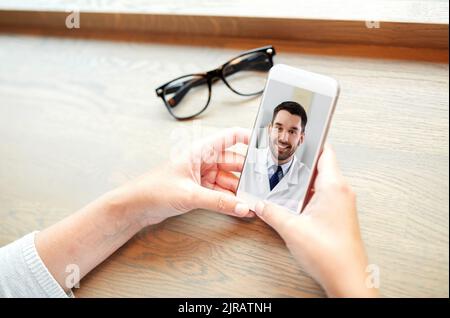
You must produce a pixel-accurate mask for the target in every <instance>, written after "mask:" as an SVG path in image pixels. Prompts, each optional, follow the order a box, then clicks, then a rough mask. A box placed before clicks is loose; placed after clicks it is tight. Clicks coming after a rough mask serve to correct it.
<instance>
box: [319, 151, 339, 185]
mask: <svg viewBox="0 0 450 318" xmlns="http://www.w3.org/2000/svg"><path fill="white" fill-rule="evenodd" d="M317 172H318V173H317V178H316V182H315V183H314V187H315V188H316V190H320V189H321V187H323V185H324V184H326V183H330V182H337V181H339V180H341V179H342V175H341V172H340V169H339V166H338V163H337V160H336V154H335V152H334V150H333V149H332V148H331V146H330V145H328V144H325V146H324V148H323V151H322V154H321V155H320V159H319V162H318V164H317Z"/></svg>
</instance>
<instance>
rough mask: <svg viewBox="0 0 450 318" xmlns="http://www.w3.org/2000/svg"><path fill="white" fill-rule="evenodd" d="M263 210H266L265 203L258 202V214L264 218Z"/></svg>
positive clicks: (256, 207) (256, 208) (256, 209)
mask: <svg viewBox="0 0 450 318" xmlns="http://www.w3.org/2000/svg"><path fill="white" fill-rule="evenodd" d="M263 210H264V202H263V201H258V203H256V205H255V212H256V214H258V215H259V216H262V213H263Z"/></svg>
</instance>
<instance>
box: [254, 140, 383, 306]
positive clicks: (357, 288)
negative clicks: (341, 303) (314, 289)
mask: <svg viewBox="0 0 450 318" xmlns="http://www.w3.org/2000/svg"><path fill="white" fill-rule="evenodd" d="M317 170H318V174H317V177H316V179H315V183H314V195H313V196H312V198H311V201H310V202H309V203H308V205H307V206H306V207H305V209H304V211H303V213H301V214H300V215H296V214H292V213H290V212H288V211H287V210H285V209H284V208H283V207H280V206H278V205H274V204H271V203H268V202H262V201H261V202H258V204H257V205H256V209H255V210H256V214H257V215H258V216H259V217H260V218H261V219H262V220H264V221H265V222H266V223H268V224H269V225H270V226H272V227H273V228H274V229H275V230H276V231H277V232H278V233H279V234H280V236H281V237H282V238H283V240H284V241H285V242H286V245H287V247H288V248H289V250H290V251H291V253H292V254H293V256H294V257H295V259H296V260H297V261H298V262H299V263H300V264H301V265H302V267H303V268H304V269H305V270H306V271H307V272H308V273H309V274H310V275H311V276H312V277H313V278H315V279H316V280H317V281H318V282H319V283H320V284H321V285H322V287H323V288H324V289H325V291H326V293H327V294H328V296H331V297H374V296H377V295H378V291H377V290H376V289H375V288H370V286H369V287H367V286H366V277H367V273H366V272H365V271H366V268H367V265H368V261H367V257H366V253H365V250H364V245H363V242H362V239H361V234H360V230H359V224H358V217H357V211H356V202H355V201H356V200H355V195H354V193H353V190H352V189H351V187H350V186H349V185H348V183H347V182H346V181H345V180H344V178H343V176H342V175H341V172H340V170H339V168H338V165H337V162H336V157H335V154H334V151H333V150H332V149H331V148H330V147H329V146H325V147H324V150H323V152H322V155H321V157H320V159H319V162H318V166H317Z"/></svg>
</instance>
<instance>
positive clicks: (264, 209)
mask: <svg viewBox="0 0 450 318" xmlns="http://www.w3.org/2000/svg"><path fill="white" fill-rule="evenodd" d="M255 213H256V215H258V216H259V217H260V218H261V219H262V220H263V221H264V222H266V223H267V224H269V225H270V226H271V227H273V228H274V230H275V231H277V232H278V233H279V234H280V235H281V236H284V234H285V233H284V232H285V231H286V228H287V227H286V225H288V224H290V223H291V222H292V221H294V220H295V219H294V218H295V217H296V216H295V215H294V214H292V213H291V212H289V210H287V209H285V208H283V207H281V206H279V205H276V204H272V203H269V202H267V201H259V202H258V203H257V204H256V206H255Z"/></svg>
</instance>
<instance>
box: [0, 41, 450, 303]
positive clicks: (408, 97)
mask: <svg viewBox="0 0 450 318" xmlns="http://www.w3.org/2000/svg"><path fill="white" fill-rule="evenodd" d="M239 51H240V50H239V49H238V48H236V47H234V48H232V47H231V48H230V47H227V48H220V47H215V48H213V47H201V46H188V45H182V44H173V45H170V44H162V43H160V44H158V43H131V42H126V41H123V42H108V41H101V40H87V39H68V38H54V37H34V36H25V35H12V34H11V35H9V34H2V35H0V61H1V63H0V136H1V142H0V245H4V244H7V243H9V242H11V241H13V240H15V239H17V238H19V237H21V236H22V235H24V234H26V233H28V232H30V231H33V230H37V229H43V228H44V227H46V226H48V225H50V224H52V223H54V222H56V221H57V220H60V219H61V218H63V217H65V216H67V215H69V214H71V213H72V212H74V211H76V210H77V209H79V208H81V207H82V206H83V205H85V204H87V203H88V202H90V201H91V200H93V199H95V198H96V197H97V196H99V195H101V194H102V193H104V192H106V191H108V190H109V189H112V188H114V187H116V186H118V185H119V184H121V183H123V182H124V181H126V180H128V179H130V178H133V177H135V176H138V175H139V174H141V173H143V172H145V171H146V170H147V169H150V168H152V167H155V166H157V165H159V164H161V163H162V162H164V161H165V160H167V159H168V158H169V156H170V153H169V151H170V149H171V145H172V144H173V142H174V140H173V136H174V132H177V131H178V130H179V129H182V130H183V131H184V132H185V133H187V134H190V135H193V136H195V137H198V136H202V135H207V134H209V133H211V132H213V131H217V130H219V129H222V128H225V127H229V126H242V127H251V126H252V124H253V120H254V118H255V116H256V112H257V108H258V105H259V98H254V99H245V98H243V97H240V96H237V95H234V94H233V93H232V92H230V91H229V90H227V89H226V87H224V85H220V84H219V85H216V86H214V88H213V95H212V101H211V104H210V106H209V109H208V110H207V111H206V112H205V113H204V114H203V115H202V116H201V117H199V118H198V120H196V121H187V122H177V121H175V120H173V119H172V118H171V117H170V116H169V114H168V112H167V111H166V109H165V108H164V106H163V105H162V103H161V101H160V100H158V98H156V96H155V94H154V88H155V87H156V86H157V85H159V84H161V83H164V82H166V81H168V80H170V79H172V78H175V77H177V76H179V75H183V74H186V73H190V72H197V71H204V70H209V69H211V68H213V67H216V66H217V65H219V64H221V63H223V62H224V61H226V60H227V59H228V58H230V57H232V56H234V55H235V54H237V53H238V52H239ZM276 62H279V63H280V62H282V63H286V64H290V65H293V66H295V67H300V68H304V69H306V70H310V71H314V72H319V73H324V74H328V75H330V76H332V77H335V78H336V79H338V80H339V81H340V83H341V85H342V93H341V97H340V100H339V103H338V106H337V109H336V114H335V117H334V120H333V124H332V127H331V131H330V136H329V141H330V143H331V144H333V146H334V147H335V149H336V152H337V155H338V159H339V161H340V164H341V167H342V169H343V171H344V174H345V175H346V176H347V177H348V179H349V181H350V183H351V184H352V186H353V187H354V189H355V191H356V193H357V195H358V207H359V209H358V210H359V215H360V223H361V227H362V234H363V238H364V241H365V243H366V247H367V250H368V254H369V258H370V262H371V263H373V264H376V265H378V266H379V267H380V271H381V272H380V273H381V293H382V295H383V296H387V297H408V296H413V297H416V296H432V297H436V296H440V297H448V296H449V265H448V263H449V254H448V252H449V218H448V216H449V194H448V193H449V186H448V178H449V164H448V161H449V150H448V149H449V139H448V138H449V137H448V136H449V93H448V89H449V77H448V76H449V69H448V64H447V63H443V64H441V63H433V62H414V61H400V60H387V59H369V58H358V57H344V56H336V57H334V56H331V55H324V56H321V55H314V54H305V53H302V52H301V50H300V51H298V52H295V51H292V50H290V51H283V49H282V48H278V55H277V56H276ZM198 131H200V133H198ZM75 294H76V296H78V297H91V296H99V297H107V296H113V297H117V296H119V297H120V296H138V297H140V296H179V297H192V296H199V297H211V296H221V297H231V296H243V297H270V296H275V297H277V296H288V297H291V296H293V297H316V296H324V293H323V291H322V290H321V288H320V287H319V286H318V285H317V284H316V283H315V282H314V281H313V280H312V279H311V278H310V277H309V276H308V275H306V274H305V273H304V272H303V271H302V269H301V268H299V266H298V265H297V264H296V263H295V261H294V260H293V258H292V257H291V256H290V254H289V252H288V251H287V249H286V247H285V246H284V244H283V242H282V241H281V239H280V238H279V237H278V236H277V234H276V233H275V232H274V231H272V230H271V229H270V228H269V227H268V226H266V225H265V224H263V223H262V222H261V221H259V220H257V219H253V220H240V219H236V218H232V217H228V216H224V215H219V214H216V213H213V212H210V211H204V210H198V211H194V212H191V213H188V214H186V215H183V216H180V217H176V218H172V219H169V220H167V221H165V222H163V223H162V224H159V225H156V226H152V227H149V228H146V229H145V230H143V231H141V232H140V233H138V234H137V235H136V236H135V237H134V238H133V239H132V240H131V241H129V242H128V243H127V244H126V245H124V246H123V247H122V248H121V249H119V250H118V251H117V252H116V253H115V254H113V255H112V256H111V257H110V258H109V259H107V260H106V261H105V262H104V263H102V264H101V265H100V266H98V267H97V268H96V269H95V270H94V271H93V272H91V273H90V274H89V275H88V276H87V277H86V278H85V279H84V280H82V282H81V286H80V289H77V290H76V291H75Z"/></svg>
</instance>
